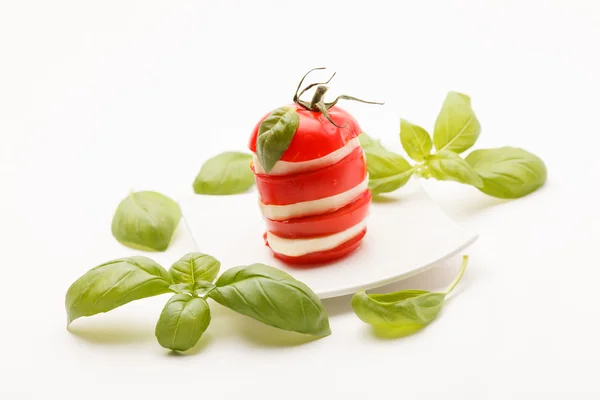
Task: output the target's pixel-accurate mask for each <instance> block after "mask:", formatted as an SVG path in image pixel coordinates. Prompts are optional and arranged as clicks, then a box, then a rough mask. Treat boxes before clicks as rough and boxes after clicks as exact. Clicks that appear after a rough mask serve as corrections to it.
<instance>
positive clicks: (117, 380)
mask: <svg viewBox="0 0 600 400" xmlns="http://www.w3.org/2000/svg"><path fill="white" fill-rule="evenodd" d="M0 4H1V5H0V138H1V140H0V181H1V184H2V196H1V197H0V227H1V230H0V249H1V252H0V266H1V268H2V275H1V276H2V289H1V292H0V298H1V303H0V304H1V310H2V314H1V317H0V321H1V322H0V324H1V329H0V339H1V340H0V343H1V344H2V350H1V351H0V398H2V399H7V400H13V399H18V400H20V399H30V398H31V399H54V398H57V399H71V398H73V399H75V398H77V399H79V398H85V399H107V398H115V399H121V398H135V399H150V398H152V399H153V398H161V399H167V398H181V397H185V398H199V399H201V398H212V399H221V398H232V399H239V398H245V397H248V396H250V395H256V396H257V398H265V399H266V398H285V399H307V398H310V399H326V398H331V399H359V398H360V399H365V398H367V399H381V398H399V399H438V398H445V399H449V398H452V399H454V398H456V399H564V398H567V397H568V395H569V394H577V395H576V397H577V398H578V399H592V398H594V399H596V398H598V396H600V388H599V386H600V384H599V383H598V381H597V378H598V374H597V372H598V368H599V367H598V363H599V361H600V346H599V344H598V338H600V325H599V322H598V321H599V318H600V310H599V308H598V305H599V304H600V301H599V296H598V292H597V290H598V280H599V278H600V272H599V271H600V263H599V261H598V257H597V250H598V246H599V245H600V212H599V211H598V210H599V207H598V196H597V195H598V189H597V185H598V183H599V181H600V163H599V162H598V156H597V152H598V150H597V148H598V145H599V144H600V142H599V140H598V135H600V132H599V130H598V129H599V128H598V127H599V124H598V115H599V112H600V111H599V110H600V101H599V96H600V95H599V93H600V80H599V79H598V73H599V72H598V71H600V56H599V48H600V3H598V2H597V1H595V0H588V1H583V0H563V1H558V0H554V1H549V0H547V1H542V0H540V1H532V0H495V1H487V2H486V1H475V0H469V1H467V0H463V1H459V0H453V1H441V0H440V1H389V2H381V1H375V0H370V1H366V2H365V1H360V2H353V1H339V2H334V1H329V2H328V1H310V0H304V1H294V2H291V1H283V0H277V1H275V0H273V1H252V2H250V1H241V0H240V1H210V2H209V1H168V2H167V1H165V2H154V1H137V2H136V1H102V2H100V1H99V2H91V1H75V0H73V1H52V2H50V1H39V2H31V1H9V0H4V1H2V2H1V3H0ZM321 65H323V66H327V67H330V68H331V69H332V70H335V71H337V72H338V76H337V77H336V79H335V80H334V81H333V82H332V89H331V92H332V93H331V95H334V94H335V93H347V94H351V95H355V96H358V97H363V98H366V99H375V100H384V101H385V102H386V105H385V106H384V107H376V106H367V105H360V104H356V105H355V104H349V103H346V104H347V108H348V109H349V110H351V111H352V112H353V114H354V115H355V116H356V118H357V119H358V120H359V122H360V123H361V125H362V127H363V129H364V130H365V131H366V132H369V133H370V134H371V135H373V136H377V137H380V138H383V139H384V142H388V143H391V142H394V141H396V140H397V133H398V118H400V117H404V118H407V119H409V120H410V121H412V122H414V123H418V124H421V125H423V126H425V127H426V128H429V129H430V128H431V127H432V126H433V121H434V119H435V116H436V114H437V112H438V110H439V107H440V105H441V102H442V100H443V98H444V96H445V94H446V92H447V91H448V90H457V91H461V92H464V93H467V94H469V95H471V97H472V99H473V107H474V109H475V111H476V113H477V115H478V117H479V119H480V121H481V123H482V126H483V131H482V135H481V138H480V140H479V142H478V143H477V145H476V147H480V148H481V147H492V146H501V145H513V146H520V147H524V148H526V149H528V150H530V151H533V152H535V153H536V154H538V155H540V156H541V157H542V158H543V159H544V160H545V161H546V162H547V165H548V170H549V180H548V183H547V185H546V186H545V187H544V188H543V190H540V191H539V192H537V193H535V194H534V195H531V196H528V197H526V198H523V199H520V200H516V201H499V200H495V199H492V198H489V197H487V196H485V195H483V194H481V193H479V192H478V191H477V190H475V189H473V188H470V187H466V186H461V185H458V184H451V183H442V182H435V181H427V182H424V183H423V185H424V186H425V188H426V189H427V191H428V192H429V193H430V194H431V196H432V197H433V198H434V199H435V200H436V201H437V202H438V203H439V204H440V205H441V206H442V207H443V208H444V210H445V211H446V212H447V213H448V214H449V215H450V216H452V217H453V218H454V219H455V220H456V221H457V222H458V223H460V224H461V225H463V226H464V227H465V228H468V229H472V230H475V231H477V232H479V233H480V235H481V236H480V240H479V241H478V242H477V243H476V244H475V245H474V246H473V247H472V248H470V249H469V251H468V253H469V254H470V256H471V264H470V266H469V269H468V270H467V273H466V275H465V278H464V280H463V282H462V283H461V285H460V286H459V288H458V290H457V291H456V292H455V296H454V297H453V298H452V300H451V301H449V303H448V304H447V307H446V309H445V310H444V312H443V313H442V314H441V315H440V317H439V318H438V320H436V321H435V322H434V323H432V324H431V325H430V326H429V327H427V328H426V329H425V330H423V331H422V332H420V333H419V334H417V335H414V336H411V337H408V338H404V339H395V340H383V339H378V338H376V337H374V336H373V335H372V333H371V331H370V330H369V328H368V327H367V326H366V325H364V324H362V323H361V322H360V321H359V320H358V319H357V318H356V317H355V316H354V315H353V314H352V313H351V312H350V311H349V307H348V302H349V298H348V297H343V298H338V299H334V300H329V301H327V302H326V306H327V308H328V310H329V312H330V315H331V326H332V330H333V335H332V336H330V337H327V338H325V339H322V340H319V341H313V342H305V341H306V339H305V338H303V337H298V336H297V335H292V334H287V333H282V332H279V331H276V330H274V329H271V328H268V327H262V326H261V325H259V324H258V323H254V322H253V321H249V320H247V319H246V318H241V317H238V316H237V315H235V314H233V313H232V312H229V311H227V310H225V309H223V308H215V310H214V315H213V323H212V324H211V326H210V327H209V330H208V331H207V333H206V334H205V335H204V337H203V338H202V339H201V342H200V344H199V346H198V347H197V348H196V349H195V351H194V352H193V353H194V354H191V355H186V356H173V355H170V354H168V352H166V351H165V350H164V349H162V348H161V347H159V346H158V344H157V343H156V341H155V339H154V337H153V330H154V323H155V321H156V318H157V316H158V313H159V312H160V309H161V308H162V304H163V303H164V301H165V300H166V299H167V298H168V295H166V296H160V297H158V298H154V299H150V300H147V301H142V302H139V303H132V304H130V305H127V306H125V307H123V308H121V309H119V310H115V311H114V312H111V313H109V314H105V315H100V316H95V317H92V318H88V319H83V320H79V321H77V322H76V323H75V324H74V325H73V332H74V333H69V332H68V331H67V330H66V329H65V322H66V320H65V311H64V293H65V291H66V289H67V288H68V286H69V285H70V283H71V282H72V281H74V280H75V279H76V278H77V277H78V276H80V275H81V274H83V273H84V272H85V271H86V270H88V269H89V268H91V267H93V266H95V265H97V264H99V263H101V262H103V261H106V260H109V259H112V258H116V257H120V256H126V255H129V254H131V251H130V250H129V249H127V248H124V247H122V246H120V245H119V244H118V243H116V242H115V241H114V239H113V238H112V237H111V234H110V220H111V217H112V214H113V212H114V209H115V207H116V205H117V204H118V202H119V201H120V200H121V199H122V198H123V197H125V196H126V195H127V192H128V191H129V189H130V188H133V189H152V190H158V191H161V192H163V193H165V194H168V195H171V196H176V195H177V194H178V193H180V192H181V191H182V190H186V189H187V188H189V186H190V185H191V182H192V181H193V178H194V176H195V174H196V173H197V171H198V170H199V168H200V166H201V164H202V162H203V161H204V160H205V159H207V158H208V157H209V156H211V155H214V154H216V153H218V152H221V151H225V150H233V149H236V150H244V149H245V146H246V143H247V139H248V136H249V134H250V131H251V129H252V127H253V126H254V124H255V123H256V121H257V119H258V118H260V117H261V116H262V115H263V114H264V113H265V112H267V111H269V110H271V109H273V108H275V107H278V106H280V105H282V104H286V103H287V102H289V101H290V100H291V96H292V94H293V91H294V90H295V86H296V84H297V81H298V79H299V78H300V77H301V76H302V74H303V73H304V72H305V71H307V70H308V69H310V68H312V67H316V66H321ZM394 223H395V224H397V226H396V227H395V229H410V227H407V226H403V225H402V222H401V221H395V222H394ZM207 229H210V228H209V227H207ZM177 239H178V240H176V243H175V245H176V246H178V247H177V248H180V247H182V248H185V247H186V246H187V245H189V243H188V242H186V241H185V240H186V239H185V238H182V237H179V238H177ZM223 240H226V238H223ZM183 251H185V249H184V250H183ZM232 251H235V249H232ZM400 251H410V249H402V243H398V248H397V249H393V250H392V249H390V254H389V257H395V256H396V255H397V254H398V252H400ZM178 256H179V254H177V255H169V256H168V257H167V259H165V257H166V255H162V256H161V257H162V258H161V261H163V262H165V263H166V264H167V266H168V261H171V260H172V259H174V258H177V257H178ZM457 261H458V260H457V259H454V260H452V261H451V262H448V263H446V264H444V265H441V266H439V267H437V268H435V269H433V270H432V271H430V272H427V273H425V274H423V275H421V276H418V277H415V278H411V279H409V280H407V281H404V282H402V283H400V284H397V285H395V286H394V287H393V288H394V289H397V288H425V289H436V288H441V287H443V286H445V285H446V284H447V283H448V282H449V281H450V280H451V276H452V275H453V274H454V272H455V271H456V267H457V265H456V264H457ZM366 267H368V266H366ZM386 289H387V288H386ZM390 290H391V288H390Z"/></svg>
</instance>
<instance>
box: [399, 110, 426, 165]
mask: <svg viewBox="0 0 600 400" xmlns="http://www.w3.org/2000/svg"><path fill="white" fill-rule="evenodd" d="M400 141H401V142H402V147H404V151H406V154H408V156H409V157H410V158H412V159H413V160H415V161H424V160H425V157H427V156H428V155H429V154H430V153H431V148H432V147H433V142H432V141H431V137H430V136H429V133H427V131H426V130H425V129H423V128H421V127H420V126H417V125H413V124H411V123H410V122H408V121H407V120H405V119H401V120H400Z"/></svg>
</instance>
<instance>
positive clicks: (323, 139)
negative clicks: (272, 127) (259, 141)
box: [248, 104, 362, 162]
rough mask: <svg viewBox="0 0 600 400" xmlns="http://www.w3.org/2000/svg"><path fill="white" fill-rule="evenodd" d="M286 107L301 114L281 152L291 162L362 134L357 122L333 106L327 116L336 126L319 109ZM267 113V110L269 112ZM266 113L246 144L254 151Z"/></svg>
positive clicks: (329, 150)
mask: <svg viewBox="0 0 600 400" xmlns="http://www.w3.org/2000/svg"><path fill="white" fill-rule="evenodd" d="M288 107H291V108H295V109H296V112H298V115H299V117H300V124H299V125H298V129H297V130H296V133H295V134H294V138H293V139H292V143H290V146H289V147H288V149H287V150H286V151H285V153H283V156H282V157H281V160H283V161H290V162H299V161H309V160H314V159H317V158H321V157H324V156H326V155H327V154H329V153H332V152H334V151H336V150H337V149H339V148H341V147H344V146H345V145H346V143H348V142H349V141H350V140H352V139H354V138H355V137H357V136H358V135H360V134H361V133H362V130H361V129H360V126H359V125H358V122H357V121H356V120H355V119H354V117H353V116H351V115H350V114H349V113H348V112H347V111H345V110H343V109H341V108H340V107H337V106H334V107H331V108H330V109H329V116H330V117H331V119H332V120H333V121H334V122H335V123H336V124H337V125H339V126H343V128H338V127H337V126H335V125H333V124H332V123H331V122H329V121H328V120H327V118H325V117H324V116H323V114H322V113H321V112H317V111H309V110H306V109H304V108H302V107H301V106H298V105H296V104H291V105H289V106H288ZM269 114H270V113H269ZM269 114H266V115H265V116H264V117H262V118H261V119H260V121H259V122H258V123H257V124H256V126H255V127H254V130H253V131H252V135H250V143H249V144H248V147H249V148H250V150H252V152H254V153H256V137H257V136H258V128H259V127H260V124H261V123H262V121H263V120H264V119H265V118H267V116H268V115H269Z"/></svg>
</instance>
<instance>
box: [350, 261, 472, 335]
mask: <svg viewBox="0 0 600 400" xmlns="http://www.w3.org/2000/svg"><path fill="white" fill-rule="evenodd" d="M468 260H469V258H468V256H464V257H463V261H462V265H461V267H460V271H459V273H458V276H457V277H456V279H455V280H454V282H452V284H450V286H449V287H448V289H446V290H445V291H444V292H428V291H426V290H401V291H399V292H393V293H386V294H367V293H366V292H365V291H364V290H361V291H359V292H357V293H356V294H355V295H354V296H353V297H352V309H353V310H354V312H355V314H356V315H357V316H358V318H360V319H361V320H362V321H364V322H366V323H367V324H370V325H373V326H374V327H376V328H386V329H403V330H405V331H411V330H417V329H420V328H422V327H424V326H425V325H427V324H429V323H430V322H431V321H433V320H434V319H435V318H436V317H437V316H438V314H439V313H440V311H441V310H442V308H443V306H444V301H445V299H446V297H447V296H448V294H450V292H452V290H453V289H454V288H455V287H456V285H457V284H458V282H459V281H460V279H461V278H462V276H463V274H464V272H465V269H466V267H467V263H468Z"/></svg>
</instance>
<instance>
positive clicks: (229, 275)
mask: <svg viewBox="0 0 600 400" xmlns="http://www.w3.org/2000/svg"><path fill="white" fill-rule="evenodd" d="M216 286H217V287H216V288H215V289H214V290H213V291H211V292H210V293H209V294H208V295H209V297H211V298H212V299H213V300H215V301H216V302H218V303H219V304H222V305H223V306H225V307H228V308H230V309H232V310H233V311H236V312H238V313H240V314H243V315H246V316H248V317H251V318H254V319H256V320H258V321H260V322H262V323H264V324H267V325H271V326H274V327H276V328H280V329H284V330H288V331H294V332H300V333H306V334H310V335H315V336H321V337H322V336H327V335H329V334H331V330H330V328H329V319H328V317H327V311H326V310H325V308H324V307H323V304H322V303H321V301H320V300H319V298H318V297H317V296H316V295H315V294H314V293H313V291H312V290H311V289H310V288H309V287H308V286H306V285H305V284H303V283H302V282H299V281H297V280H295V279H294V278H292V277H291V276H290V275H289V274H287V273H285V272H283V271H281V270H279V269H277V268H273V267H270V266H268V265H264V264H252V265H249V266H243V267H235V268H231V269H229V270H227V271H225V272H224V273H223V274H222V275H221V276H220V277H219V279H217V282H216Z"/></svg>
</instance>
